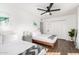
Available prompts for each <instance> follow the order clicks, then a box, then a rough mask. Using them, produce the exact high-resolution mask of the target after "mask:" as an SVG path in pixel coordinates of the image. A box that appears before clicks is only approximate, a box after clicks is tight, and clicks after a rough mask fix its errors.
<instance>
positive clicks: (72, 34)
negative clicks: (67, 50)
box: [68, 29, 76, 40]
mask: <svg viewBox="0 0 79 59" xmlns="http://www.w3.org/2000/svg"><path fill="white" fill-rule="evenodd" d="M75 32H76V31H75V29H71V31H69V32H68V33H69V36H70V37H71V40H73V37H74V36H75Z"/></svg>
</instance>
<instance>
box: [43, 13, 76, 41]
mask: <svg viewBox="0 0 79 59" xmlns="http://www.w3.org/2000/svg"><path fill="white" fill-rule="evenodd" d="M72 28H75V29H76V28H77V15H76V14H72V15H66V16H61V17H52V18H51V19H45V20H44V33H49V34H54V35H57V36H58V38H62V39H66V40H70V37H69V36H68V31H70V29H72Z"/></svg>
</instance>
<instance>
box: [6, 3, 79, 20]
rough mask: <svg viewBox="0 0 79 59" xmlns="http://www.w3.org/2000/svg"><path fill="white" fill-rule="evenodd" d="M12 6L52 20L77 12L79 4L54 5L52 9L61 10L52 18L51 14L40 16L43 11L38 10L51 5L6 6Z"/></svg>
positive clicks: (20, 4)
mask: <svg viewBox="0 0 79 59" xmlns="http://www.w3.org/2000/svg"><path fill="white" fill-rule="evenodd" d="M6 5H7V6H10V7H14V8H17V9H18V8H19V10H23V11H25V12H28V13H29V14H32V15H35V16H36V17H39V18H41V19H42V18H43V19H46V18H51V17H58V16H63V15H68V14H73V13H75V12H76V10H77V7H78V5H79V4H78V3H54V5H53V6H52V8H51V9H56V8H60V9H61V10H60V11H55V12H52V16H50V15H49V14H44V15H40V14H41V13H43V11H40V10H37V8H42V9H46V7H47V6H49V3H14V4H5V6H6Z"/></svg>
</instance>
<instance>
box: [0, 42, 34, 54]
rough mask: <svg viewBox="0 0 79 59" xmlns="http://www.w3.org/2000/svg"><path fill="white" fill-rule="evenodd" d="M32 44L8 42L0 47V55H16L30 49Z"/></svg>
mask: <svg viewBox="0 0 79 59" xmlns="http://www.w3.org/2000/svg"><path fill="white" fill-rule="evenodd" d="M33 45H35V44H33V43H29V42H25V41H15V42H9V43H7V44H2V45H0V55H17V54H20V53H22V52H24V51H25V50H27V49H29V48H30V47H32V46H33Z"/></svg>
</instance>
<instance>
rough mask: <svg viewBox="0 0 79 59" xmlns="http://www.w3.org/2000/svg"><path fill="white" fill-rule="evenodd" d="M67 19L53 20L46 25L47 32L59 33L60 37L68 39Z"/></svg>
mask: <svg viewBox="0 0 79 59" xmlns="http://www.w3.org/2000/svg"><path fill="white" fill-rule="evenodd" d="M65 22H66V21H64V20H63V21H52V22H48V24H49V25H45V26H46V29H47V33H49V34H53V35H57V36H58V38H61V39H66V33H67V32H66V23H65Z"/></svg>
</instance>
